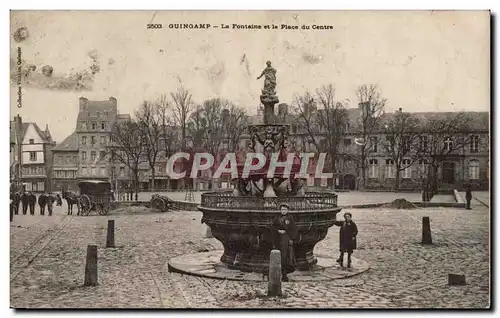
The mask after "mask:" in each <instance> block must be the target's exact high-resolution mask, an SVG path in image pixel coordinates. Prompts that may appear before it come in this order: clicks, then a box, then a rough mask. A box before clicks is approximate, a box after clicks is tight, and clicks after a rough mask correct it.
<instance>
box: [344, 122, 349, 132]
mask: <svg viewBox="0 0 500 318" xmlns="http://www.w3.org/2000/svg"><path fill="white" fill-rule="evenodd" d="M350 127H351V125H350V124H349V122H346V123H345V127H344V128H345V131H349V128H350Z"/></svg>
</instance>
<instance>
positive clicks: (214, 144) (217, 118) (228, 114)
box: [188, 98, 247, 158]
mask: <svg viewBox="0 0 500 318" xmlns="http://www.w3.org/2000/svg"><path fill="white" fill-rule="evenodd" d="M246 119H247V116H246V113H245V111H244V110H242V109H241V108H238V107H236V106H235V105H233V104H232V103H231V102H229V101H227V100H225V99H220V98H213V99H209V100H206V101H204V102H203V104H202V105H201V106H198V107H197V108H196V110H195V111H194V112H193V113H192V114H191V117H190V121H189V124H188V127H189V129H188V130H189V133H190V136H191V138H192V141H193V147H194V148H203V149H204V150H205V151H207V152H208V153H210V154H211V155H212V156H214V158H217V156H218V155H219V154H220V153H221V151H222V150H224V151H235V150H236V148H237V146H238V143H239V140H240V137H241V135H242V134H243V132H244V130H245V128H246Z"/></svg>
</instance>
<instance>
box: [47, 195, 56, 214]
mask: <svg viewBox="0 0 500 318" xmlns="http://www.w3.org/2000/svg"><path fill="white" fill-rule="evenodd" d="M46 200H47V201H46V203H47V210H48V211H49V216H52V208H53V204H54V201H55V198H54V197H53V196H52V194H46Z"/></svg>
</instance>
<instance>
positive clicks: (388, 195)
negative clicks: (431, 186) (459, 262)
mask: <svg viewBox="0 0 500 318" xmlns="http://www.w3.org/2000/svg"><path fill="white" fill-rule="evenodd" d="M159 194H161V195H166V196H168V197H169V198H171V199H172V200H180V201H184V200H185V197H186V193H185V192H161V193H159ZM151 195H153V193H151V192H141V193H139V196H138V198H139V200H150V199H151ZM435 197H436V198H435V199H434V200H433V202H455V200H454V199H453V196H452V195H436V196H435ZM193 198H194V201H195V202H200V201H201V192H193ZM400 198H404V199H406V200H408V201H410V202H420V201H422V194H421V193H420V192H411V193H395V192H359V191H350V192H339V197H338V201H337V204H338V205H339V206H349V205H355V204H356V205H359V204H372V203H387V202H392V201H394V200H396V199H400Z"/></svg>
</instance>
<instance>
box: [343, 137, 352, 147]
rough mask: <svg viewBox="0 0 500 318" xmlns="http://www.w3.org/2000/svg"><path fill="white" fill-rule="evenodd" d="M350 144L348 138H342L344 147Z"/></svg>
mask: <svg viewBox="0 0 500 318" xmlns="http://www.w3.org/2000/svg"><path fill="white" fill-rule="evenodd" d="M350 145H351V139H349V138H345V139H344V146H345V147H349V146H350Z"/></svg>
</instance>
